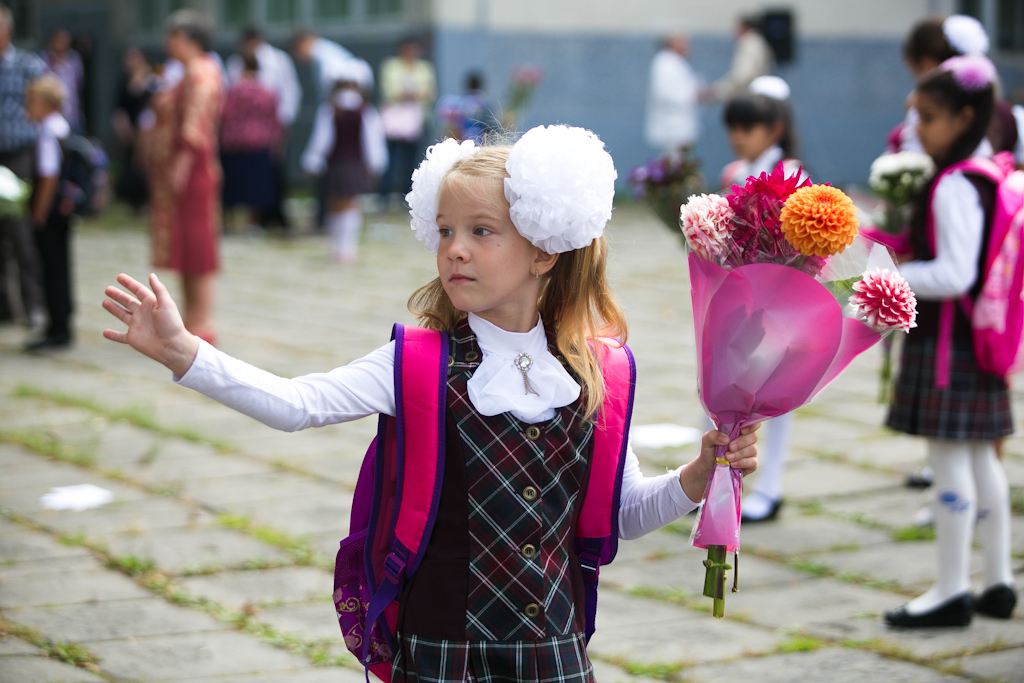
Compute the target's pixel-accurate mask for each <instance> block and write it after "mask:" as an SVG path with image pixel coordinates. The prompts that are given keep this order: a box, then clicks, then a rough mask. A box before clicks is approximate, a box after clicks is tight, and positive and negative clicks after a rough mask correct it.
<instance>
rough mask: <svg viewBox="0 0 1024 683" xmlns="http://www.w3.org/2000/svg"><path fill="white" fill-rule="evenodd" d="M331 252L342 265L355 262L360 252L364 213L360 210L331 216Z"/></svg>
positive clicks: (341, 212)
mask: <svg viewBox="0 0 1024 683" xmlns="http://www.w3.org/2000/svg"><path fill="white" fill-rule="evenodd" d="M329 225H330V226H331V252H332V255H333V256H334V258H335V259H337V260H339V261H341V262H342V263H351V262H352V261H355V259H356V255H357V254H358V252H359V233H360V232H362V229H363V212H362V211H360V210H359V209H358V208H352V209H345V210H344V211H337V212H334V213H332V214H331V215H330V220H329Z"/></svg>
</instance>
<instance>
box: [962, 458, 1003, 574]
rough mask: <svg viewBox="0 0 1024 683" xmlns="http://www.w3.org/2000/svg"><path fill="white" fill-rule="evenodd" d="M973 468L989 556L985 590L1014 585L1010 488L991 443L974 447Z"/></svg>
mask: <svg viewBox="0 0 1024 683" xmlns="http://www.w3.org/2000/svg"><path fill="white" fill-rule="evenodd" d="M971 467H972V469H973V470H974V486H975V487H976V488H977V491H978V526H977V534H978V540H979V541H981V548H982V551H983V552H984V554H985V583H984V588H986V589H987V588H990V587H992V586H994V585H997V584H1000V583H1005V584H1007V585H1011V586H1012V585H1013V569H1012V568H1011V567H1010V487H1009V485H1008V484H1007V481H1006V471H1005V470H1004V469H1003V463H1001V462H999V458H997V457H996V449H995V445H994V444H993V443H992V442H991V441H975V442H974V443H972V444H971Z"/></svg>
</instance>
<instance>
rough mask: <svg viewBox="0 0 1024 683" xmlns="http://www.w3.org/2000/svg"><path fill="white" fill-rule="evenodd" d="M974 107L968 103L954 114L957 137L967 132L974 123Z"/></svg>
mask: <svg viewBox="0 0 1024 683" xmlns="http://www.w3.org/2000/svg"><path fill="white" fill-rule="evenodd" d="M975 115H976V114H975V111H974V107H972V106H970V105H968V106H966V107H964V108H963V109H961V110H960V111H958V112H957V113H956V114H954V115H953V124H954V125H955V126H956V134H957V137H959V136H961V135H963V134H964V133H965V132H967V129H969V128H970V127H971V125H972V124H973V123H974V117H975Z"/></svg>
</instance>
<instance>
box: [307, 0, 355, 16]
mask: <svg viewBox="0 0 1024 683" xmlns="http://www.w3.org/2000/svg"><path fill="white" fill-rule="evenodd" d="M351 13H352V5H351V3H350V1H349V0H316V5H315V7H314V12H313V14H314V16H315V17H316V18H317V19H347V18H348V17H349V15H351Z"/></svg>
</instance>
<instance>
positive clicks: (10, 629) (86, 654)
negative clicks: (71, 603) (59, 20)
mask: <svg viewBox="0 0 1024 683" xmlns="http://www.w3.org/2000/svg"><path fill="white" fill-rule="evenodd" d="M0 636H3V637H7V636H14V637H15V638H18V639H20V640H23V641H25V642H26V643H28V644H30V645H34V646H35V647H37V648H39V651H40V653H41V654H42V655H43V656H44V657H50V658H52V659H57V660H60V661H62V662H65V663H67V664H71V665H73V666H77V667H79V668H82V669H88V670H89V671H91V672H93V673H95V674H98V675H100V676H103V677H104V678H107V679H108V680H110V678H109V677H108V676H104V674H103V671H102V670H101V669H100V667H99V663H100V662H101V661H103V660H102V659H100V658H99V657H97V656H96V655H95V654H93V653H92V652H91V651H90V650H89V648H87V647H86V646H84V645H80V644H79V643H69V642H66V641H63V640H54V639H52V638H47V637H46V636H44V635H43V634H42V633H40V632H39V631H37V630H35V629H34V628H31V627H29V626H25V625H23V624H17V623H15V622H13V621H8V620H7V619H6V618H5V617H4V616H3V615H0Z"/></svg>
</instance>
